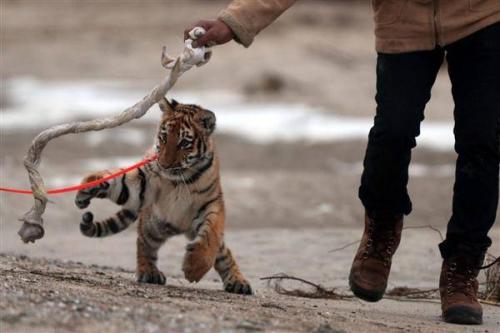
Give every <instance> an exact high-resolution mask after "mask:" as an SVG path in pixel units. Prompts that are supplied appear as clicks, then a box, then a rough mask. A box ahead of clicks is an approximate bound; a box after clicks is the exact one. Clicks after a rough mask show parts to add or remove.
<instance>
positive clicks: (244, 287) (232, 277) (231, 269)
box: [214, 243, 253, 295]
mask: <svg viewBox="0 0 500 333" xmlns="http://www.w3.org/2000/svg"><path fill="white" fill-rule="evenodd" d="M214 268H215V270H216V271H217V273H219V275H220V277H221V279H222V282H223V283H224V290H226V291H227V292H230V293H235V294H243V295H251V294H253V291H252V287H251V286H250V283H249V282H248V281H247V280H246V279H245V277H244V276H243V274H242V273H241V272H240V268H239V267H238V264H236V261H235V260H234V257H233V255H232V253H231V250H229V249H228V248H227V247H226V245H225V244H224V243H222V245H221V247H220V248H219V252H218V253H217V257H216V259H215V264H214Z"/></svg>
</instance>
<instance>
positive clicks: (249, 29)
mask: <svg viewBox="0 0 500 333" xmlns="http://www.w3.org/2000/svg"><path fill="white" fill-rule="evenodd" d="M295 1H296V0H233V2H231V4H229V6H228V7H227V8H226V9H224V10H223V11H222V12H221V13H220V14H219V17H218V18H219V20H221V21H223V22H224V23H226V24H227V25H228V26H229V27H230V28H231V29H232V30H233V32H234V34H235V35H236V41H237V42H239V43H241V44H243V45H244V46H245V47H248V46H250V44H252V42H253V39H254V38H255V36H256V35H257V34H258V33H259V32H260V31H261V30H262V29H264V28H265V27H267V26H268V25H270V24H271V23H272V22H273V21H274V20H276V19H277V18H278V17H279V16H280V15H281V14H283V12H284V11H285V10H287V9H288V8H290V6H292V5H293V4H294V3H295Z"/></svg>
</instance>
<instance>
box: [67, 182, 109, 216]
mask: <svg viewBox="0 0 500 333" xmlns="http://www.w3.org/2000/svg"><path fill="white" fill-rule="evenodd" d="M104 176H105V175H104V174H96V175H91V176H88V177H86V178H85V179H84V180H83V182H82V183H83V184H85V183H89V182H92V181H95V180H98V179H101V178H103V177H104ZM109 187H110V184H109V182H103V183H101V184H99V185H96V186H92V187H89V188H86V189H83V190H79V191H78V192H77V193H76V197H75V205H76V206H77V207H78V208H80V209H84V208H87V207H88V206H89V205H90V200H92V199H93V198H106V197H107V195H108V190H109Z"/></svg>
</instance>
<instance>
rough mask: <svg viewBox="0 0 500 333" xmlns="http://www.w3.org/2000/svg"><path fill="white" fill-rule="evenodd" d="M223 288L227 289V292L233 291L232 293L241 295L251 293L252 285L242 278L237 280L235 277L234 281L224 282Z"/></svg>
mask: <svg viewBox="0 0 500 333" xmlns="http://www.w3.org/2000/svg"><path fill="white" fill-rule="evenodd" d="M224 290H225V291H227V292H228V293H233V294H241V295H252V294H253V290H252V286H250V283H249V282H248V281H247V280H245V279H244V278H241V279H238V280H236V279H235V280H234V281H230V282H227V283H224Z"/></svg>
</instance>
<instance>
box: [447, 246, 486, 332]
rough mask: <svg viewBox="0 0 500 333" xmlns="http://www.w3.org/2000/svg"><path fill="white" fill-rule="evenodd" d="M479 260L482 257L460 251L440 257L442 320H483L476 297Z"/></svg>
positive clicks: (478, 323) (450, 321) (462, 321)
mask: <svg viewBox="0 0 500 333" xmlns="http://www.w3.org/2000/svg"><path fill="white" fill-rule="evenodd" d="M481 263H482V260H475V259H474V258H472V257H470V256H469V257H467V256H466V255H463V254H462V255H460V256H459V255H457V256H454V257H452V258H449V259H445V260H444V261H443V266H442V269H441V277H440V278H439V293H440V295H441V309H442V310H443V320H444V321H445V322H447V323H454V324H468V325H480V324H481V323H482V322H483V309H482V308H481V304H479V302H478V300H477V289H478V287H479V283H478V282H477V275H478V274H479V267H480V266H481Z"/></svg>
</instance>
